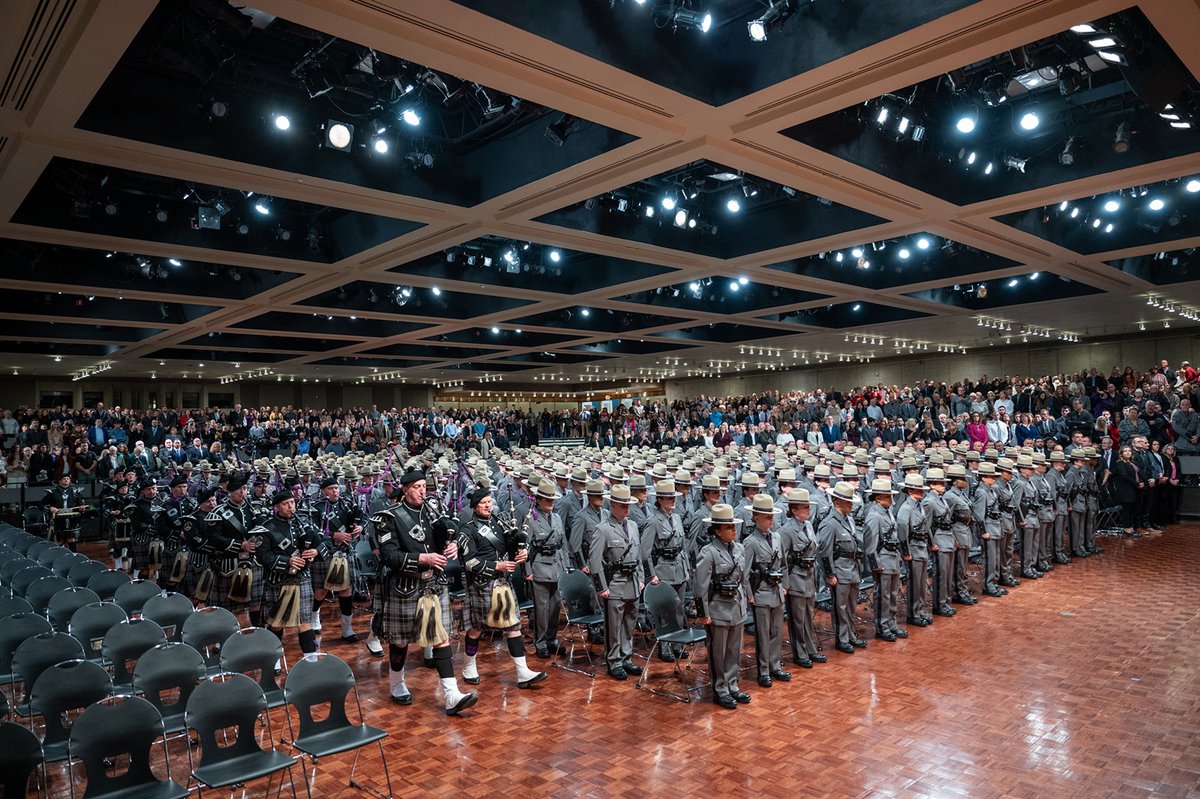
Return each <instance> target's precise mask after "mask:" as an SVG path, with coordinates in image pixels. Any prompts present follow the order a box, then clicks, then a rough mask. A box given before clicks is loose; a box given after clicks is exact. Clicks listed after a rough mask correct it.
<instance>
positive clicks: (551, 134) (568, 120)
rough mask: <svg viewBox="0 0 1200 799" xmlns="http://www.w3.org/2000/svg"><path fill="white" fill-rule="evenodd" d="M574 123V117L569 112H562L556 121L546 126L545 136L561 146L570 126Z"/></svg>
mask: <svg viewBox="0 0 1200 799" xmlns="http://www.w3.org/2000/svg"><path fill="white" fill-rule="evenodd" d="M574 124H575V117H573V116H571V115H570V114H563V115H562V116H561V117H559V118H558V121H557V122H553V123H551V124H549V125H547V126H546V138H547V139H549V140H550V141H552V142H554V143H555V144H557V145H558V146H559V147H562V146H563V142H565V141H566V140H567V138H568V137H569V136H570V135H571V126H572V125H574Z"/></svg>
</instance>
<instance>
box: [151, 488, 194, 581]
mask: <svg viewBox="0 0 1200 799" xmlns="http://www.w3.org/2000/svg"><path fill="white" fill-rule="evenodd" d="M187 491H188V484H187V480H185V479H184V478H183V477H182V476H179V477H176V478H175V479H173V480H172V481H171V484H170V494H168V495H167V498H166V499H165V500H164V501H163V503H162V504H161V505H160V506H159V512H158V515H157V516H156V517H155V522H154V526H155V535H156V537H157V538H158V539H159V540H161V541H162V546H163V556H162V568H161V569H160V570H159V573H158V584H159V586H160V587H161V588H163V589H164V590H168V591H177V592H179V593H181V594H188V595H190V590H189V586H188V583H187V577H188V566H187V563H188V560H189V559H190V558H191V552H190V551H188V550H187V542H186V537H185V535H184V532H183V530H182V529H181V527H182V524H183V521H184V519H186V518H188V517H190V516H191V515H192V513H193V512H194V511H195V510H196V501H195V500H193V499H192V498H191V497H189V496H188V494H187ZM177 561H178V562H177Z"/></svg>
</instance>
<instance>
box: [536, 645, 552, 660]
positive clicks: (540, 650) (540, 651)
mask: <svg viewBox="0 0 1200 799" xmlns="http://www.w3.org/2000/svg"><path fill="white" fill-rule="evenodd" d="M535 653H536V654H537V656H538V657H540V658H548V657H550V650H549V649H547V648H546V647H545V646H539V647H536V649H535Z"/></svg>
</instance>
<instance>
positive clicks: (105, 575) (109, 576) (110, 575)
mask: <svg viewBox="0 0 1200 799" xmlns="http://www.w3.org/2000/svg"><path fill="white" fill-rule="evenodd" d="M128 582H130V579H129V575H128V574H126V573H125V572H123V571H121V570H119V569H105V570H104V571H102V572H100V573H99V574H96V575H94V576H93V577H92V578H91V579H90V580H88V582H87V587H88V588H90V589H92V590H93V591H95V592H96V593H97V594H99V595H100V599H102V600H104V601H105V602H110V601H112V598H113V595H114V594H116V593H117V589H118V588H120V587H121V586H123V585H125V583H128Z"/></svg>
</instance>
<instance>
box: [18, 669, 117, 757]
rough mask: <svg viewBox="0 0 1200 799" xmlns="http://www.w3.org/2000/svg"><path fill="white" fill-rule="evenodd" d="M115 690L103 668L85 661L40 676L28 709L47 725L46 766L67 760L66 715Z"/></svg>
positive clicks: (43, 743)
mask: <svg viewBox="0 0 1200 799" xmlns="http://www.w3.org/2000/svg"><path fill="white" fill-rule="evenodd" d="M112 689H113V685H112V678H110V677H109V676H108V672H107V671H105V669H104V667H103V666H101V665H99V664H97V663H89V662H88V661H86V660H68V661H63V662H59V663H55V664H53V665H51V666H48V667H47V668H46V669H45V671H43V672H42V673H41V675H40V676H39V677H38V678H37V680H36V681H35V682H34V684H33V690H32V691H30V692H29V706H30V708H31V709H32V710H33V711H34V712H35V713H37V714H39V715H40V716H41V717H42V718H43V719H44V720H45V723H46V733H45V735H43V736H42V756H43V760H44V761H45V762H46V763H57V762H58V761H60V760H66V759H67V738H68V735H69V727H68V725H67V714H68V713H69V712H70V711H72V710H83V709H84V708H86V707H87V706H88V705H90V704H92V703H93V702H99V701H100V700H101V699H104V698H105V697H106V696H110V695H111V694H112Z"/></svg>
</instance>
